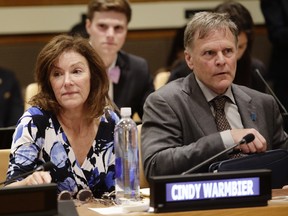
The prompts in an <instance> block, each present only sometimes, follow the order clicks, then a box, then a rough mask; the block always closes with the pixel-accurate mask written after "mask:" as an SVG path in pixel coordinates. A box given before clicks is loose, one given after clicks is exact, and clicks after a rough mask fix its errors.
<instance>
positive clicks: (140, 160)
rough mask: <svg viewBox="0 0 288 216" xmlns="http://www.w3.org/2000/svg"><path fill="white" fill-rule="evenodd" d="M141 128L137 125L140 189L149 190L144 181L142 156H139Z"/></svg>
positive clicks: (140, 125) (147, 184) (146, 182)
mask: <svg viewBox="0 0 288 216" xmlns="http://www.w3.org/2000/svg"><path fill="white" fill-rule="evenodd" d="M141 128H142V124H139V125H137V130H138V149H139V178H140V188H149V183H148V181H147V180H146V177H145V174H144V167H143V163H142V154H141Z"/></svg>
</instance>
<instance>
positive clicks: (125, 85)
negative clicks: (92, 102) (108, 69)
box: [113, 51, 154, 118]
mask: <svg viewBox="0 0 288 216" xmlns="http://www.w3.org/2000/svg"><path fill="white" fill-rule="evenodd" d="M116 65H117V66H119V67H120V70H121V75H120V79H119V82H118V84H114V85H113V91H114V102H115V104H116V105H117V106H118V107H119V109H120V108H121V107H131V109H132V113H135V112H137V113H138V114H139V117H140V118H141V117H142V115H143V105H144V102H145V100H146V98H147V96H148V95H149V94H150V93H151V92H153V91H154V85H153V79H152V76H151V74H150V72H149V68H148V64H147V61H146V60H145V59H143V58H141V57H138V56H135V55H132V54H128V53H125V52H123V51H120V52H119V53H118V58H117V62H116Z"/></svg>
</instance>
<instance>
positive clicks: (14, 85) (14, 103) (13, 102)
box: [0, 68, 24, 127]
mask: <svg viewBox="0 0 288 216" xmlns="http://www.w3.org/2000/svg"><path fill="white" fill-rule="evenodd" d="M23 111H24V102H23V97H22V93H21V88H20V85H19V82H18V80H17V79H16V77H15V75H14V73H13V72H12V71H9V70H7V69H4V68H0V127H11V126H15V125H16V123H17V121H18V119H19V118H20V116H21V115H22V114H23Z"/></svg>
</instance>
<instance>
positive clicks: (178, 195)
mask: <svg viewBox="0 0 288 216" xmlns="http://www.w3.org/2000/svg"><path fill="white" fill-rule="evenodd" d="M259 186H260V185H259V178H257V177H255V178H238V179H221V180H212V181H197V182H195V181H194V182H193V181H192V182H184V183H183V182H179V183H168V184H166V201H167V202H175V201H184V200H203V199H211V198H227V197H239V196H258V195H259V194H260V190H259Z"/></svg>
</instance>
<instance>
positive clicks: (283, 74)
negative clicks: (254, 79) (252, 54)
mask: <svg viewBox="0 0 288 216" xmlns="http://www.w3.org/2000/svg"><path fill="white" fill-rule="evenodd" d="M261 10H262V13H263V15H264V18H265V24H266V27H267V30H268V36H269V39H270V42H271V43H272V53H271V59H270V69H269V73H270V76H272V77H273V78H277V79H287V78H288V72H287V58H288V52H287V49H288V40H287V38H288V1H287V0H273V1H271V0H261Z"/></svg>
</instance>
